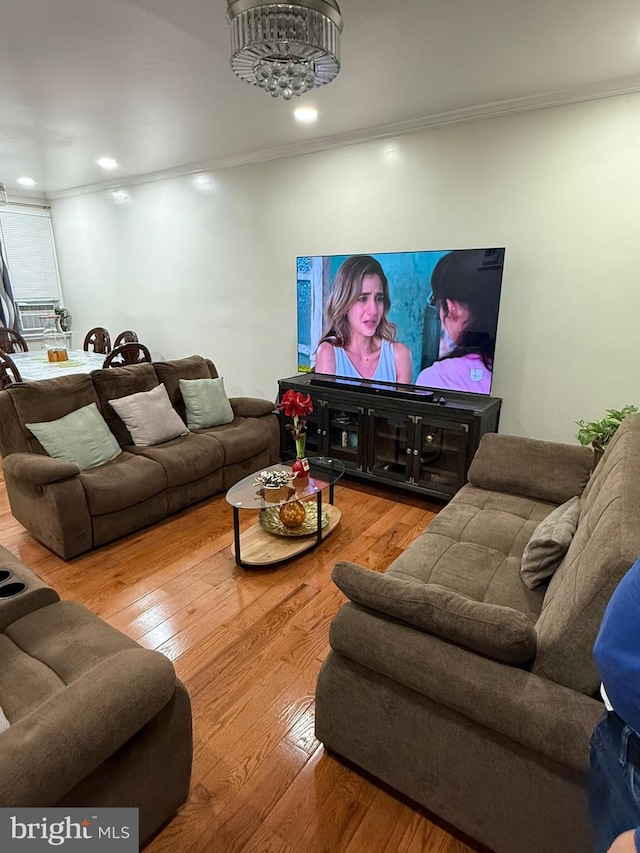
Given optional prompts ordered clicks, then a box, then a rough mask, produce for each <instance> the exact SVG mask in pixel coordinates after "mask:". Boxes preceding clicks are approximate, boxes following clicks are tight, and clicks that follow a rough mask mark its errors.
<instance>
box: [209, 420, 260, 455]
mask: <svg viewBox="0 0 640 853" xmlns="http://www.w3.org/2000/svg"><path fill="white" fill-rule="evenodd" d="M198 434H199V435H211V436H213V437H214V438H216V439H217V440H218V441H219V442H220V444H221V445H222V448H223V450H224V464H225V466H226V465H235V464H236V463H238V462H244V461H245V460H247V459H251V457H253V456H256V455H257V454H258V453H260V452H262V451H264V450H267V449H268V448H269V446H270V444H271V430H270V429H269V427H268V425H267V424H265V423H264V422H263V421H261V420H258V418H234V419H233V421H232V422H231V423H230V424H224V425H223V426H217V427H210V428H209V429H206V430H199V431H198Z"/></svg>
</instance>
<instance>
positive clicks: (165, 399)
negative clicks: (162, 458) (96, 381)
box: [109, 385, 189, 447]
mask: <svg viewBox="0 0 640 853" xmlns="http://www.w3.org/2000/svg"><path fill="white" fill-rule="evenodd" d="M109 405H110V406H113V408H114V410H115V411H116V412H117V413H118V415H119V416H120V417H121V418H122V420H123V421H124V424H125V426H126V428H127V429H128V430H129V432H130V433H131V438H132V439H133V443H134V444H135V445H136V447H151V446H152V445H154V444H162V443H163V442H164V441H171V439H172V438H178V437H179V436H181V435H186V434H187V433H188V432H189V430H188V429H187V427H186V426H185V424H184V421H183V420H182V418H181V417H180V415H179V414H178V413H177V412H176V410H175V409H174V408H173V406H172V405H171V401H170V400H169V395H168V394H167V389H166V388H165V387H164V385H157V386H156V387H155V388H152V389H151V391H140V392H139V393H137V394H129V396H128V397H120V398H118V399H117V400H109Z"/></svg>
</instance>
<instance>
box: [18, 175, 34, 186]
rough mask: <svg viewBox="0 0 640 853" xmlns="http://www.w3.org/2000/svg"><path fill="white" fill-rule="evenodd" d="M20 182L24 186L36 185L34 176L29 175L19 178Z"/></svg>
mask: <svg viewBox="0 0 640 853" xmlns="http://www.w3.org/2000/svg"><path fill="white" fill-rule="evenodd" d="M18 183H19V184H20V185H21V186H23V187H35V185H36V182H35V181H34V180H33V178H27V177H24V178H18Z"/></svg>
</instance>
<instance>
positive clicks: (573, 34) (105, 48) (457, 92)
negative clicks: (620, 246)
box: [0, 0, 640, 194]
mask: <svg viewBox="0 0 640 853" xmlns="http://www.w3.org/2000/svg"><path fill="white" fill-rule="evenodd" d="M339 2H340V5H341V9H342V14H343V18H344V32H343V37H342V71H341V72H340V74H339V76H338V77H337V79H336V80H335V81H334V82H333V83H331V84H330V85H329V86H327V87H325V88H323V89H320V90H317V91H315V92H312V93H309V94H307V95H305V96H304V97H302V98H300V99H294V102H290V103H286V102H284V101H280V100H275V99H272V98H270V97H269V96H267V95H266V94H265V93H264V92H262V91H260V90H258V89H256V88H254V87H252V86H249V85H247V84H246V83H243V82H241V81H240V80H238V79H237V78H236V77H235V76H234V75H233V73H232V71H231V69H230V67H229V61H228V60H229V28H228V24H227V20H226V0H0V32H1V34H2V35H1V43H2V49H1V50H0V116H1V119H0V181H3V182H4V183H5V184H6V185H7V187H8V189H9V190H10V191H11V190H13V191H14V192H15V191H17V190H18V186H17V185H16V183H15V181H16V178H18V177H19V176H20V175H29V176H31V177H33V178H35V179H36V180H37V181H38V187H37V189H38V190H39V191H41V192H46V193H50V194H56V193H58V192H60V191H64V190H69V189H72V188H76V187H81V186H93V185H98V184H101V183H102V182H104V181H105V180H106V179H107V176H106V175H105V172H104V171H103V170H101V169H100V167H99V166H97V165H96V160H97V158H98V157H101V156H110V157H114V158H115V159H116V160H118V163H119V168H118V170H117V173H116V174H115V175H113V174H112V175H109V182H110V183H114V182H119V181H125V180H126V179H128V178H131V177H133V176H138V175H147V174H150V173H156V172H159V171H165V170H177V169H180V168H184V167H185V166H188V165H192V166H193V168H198V167H202V168H204V167H206V166H209V167H212V166H221V165H229V164H231V163H235V162H249V161H251V160H259V159H265V158H267V157H271V156H277V155H282V154H286V153H293V152H296V151H302V150H311V149H313V148H314V147H319V146H321V145H329V144H335V143H337V142H340V141H353V140H355V139H359V138H370V137H372V136H375V135H379V134H380V133H384V132H401V131H402V130H407V129H410V128H414V127H420V126H427V125H428V124H430V123H435V122H436V121H440V120H446V119H435V118H434V117H436V116H440V115H441V114H442V113H447V112H450V111H462V112H461V113H460V114H457V115H456V118H464V117H465V116H466V115H468V114H470V113H467V112H466V111H467V110H469V109H470V108H479V107H481V108H482V109H479V110H477V113H479V114H491V113H492V112H494V111H496V110H497V109H498V108H497V107H495V106H488V105H495V104H496V102H514V101H515V103H508V104H503V105H502V107H500V109H505V108H506V109H510V108H516V107H518V108H521V107H523V106H531V105H534V104H537V103H545V104H546V103H554V102H562V101H566V100H572V99H574V98H583V97H595V96H599V95H602V94H609V93H615V92H622V91H636V90H640V4H638V2H637V0H606V2H603V0H394V2H391V0H339ZM541 96H542V97H541ZM299 104H305V105H314V106H316V107H317V108H318V110H319V112H320V118H319V120H318V122H317V123H316V124H315V125H313V126H304V125H300V124H298V123H296V122H295V121H294V120H293V116H292V113H293V109H294V107H295V106H297V105H299ZM20 192H21V193H22V194H24V192H23V191H22V190H20Z"/></svg>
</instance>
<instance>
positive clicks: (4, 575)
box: [0, 569, 13, 583]
mask: <svg viewBox="0 0 640 853" xmlns="http://www.w3.org/2000/svg"><path fill="white" fill-rule="evenodd" d="M12 577H13V572H12V571H11V569H0V583H4V582H5V581H8V580H9V578H12Z"/></svg>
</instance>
